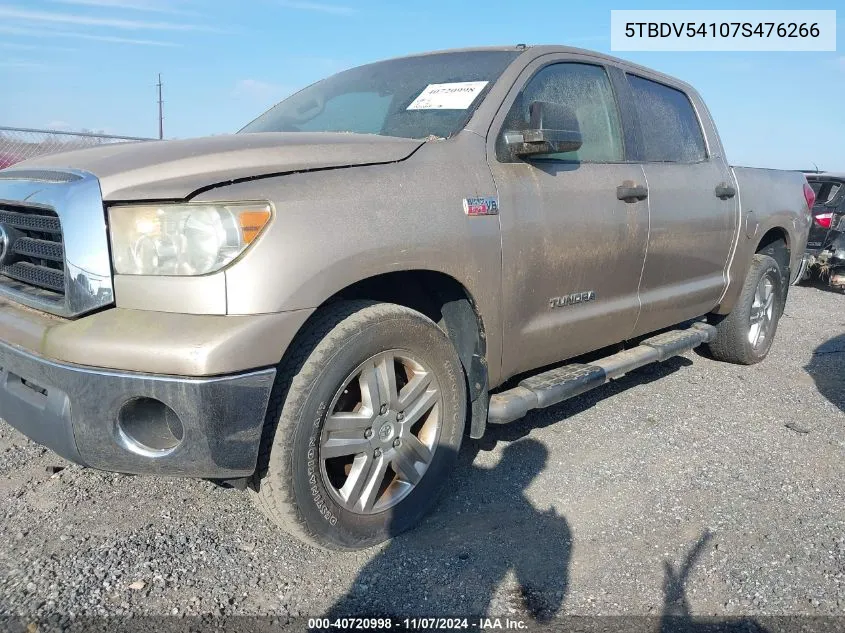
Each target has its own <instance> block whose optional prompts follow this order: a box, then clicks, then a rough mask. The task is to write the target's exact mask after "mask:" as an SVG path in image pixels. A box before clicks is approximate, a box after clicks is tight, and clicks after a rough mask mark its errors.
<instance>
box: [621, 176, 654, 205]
mask: <svg viewBox="0 0 845 633" xmlns="http://www.w3.org/2000/svg"><path fill="white" fill-rule="evenodd" d="M616 197H617V198H619V199H620V200H623V201H624V202H639V201H640V200H645V199H646V198H648V187H643V186H642V185H637V184H635V183H634V182H633V181H632V180H626V181H625V182H623V183H622V184H621V185H619V186H618V187H616Z"/></svg>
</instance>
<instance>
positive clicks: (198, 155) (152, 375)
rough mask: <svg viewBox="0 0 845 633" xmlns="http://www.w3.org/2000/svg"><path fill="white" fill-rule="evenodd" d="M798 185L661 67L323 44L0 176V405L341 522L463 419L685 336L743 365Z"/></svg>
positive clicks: (395, 500) (767, 311)
mask: <svg viewBox="0 0 845 633" xmlns="http://www.w3.org/2000/svg"><path fill="white" fill-rule="evenodd" d="M812 195H813V192H812V189H810V188H809V187H808V186H807V183H806V180H805V178H804V176H803V175H802V174H801V173H798V172H794V173H793V172H779V171H771V170H757V169H745V168H735V167H731V166H729V164H728V162H727V161H726V159H725V155H724V151H723V149H722V145H721V143H720V141H719V136H718V134H717V132H716V129H715V127H714V125H713V121H712V120H711V117H710V114H709V113H708V111H707V108H706V107H705V105H704V103H703V102H702V101H701V99H700V97H699V96H698V94H697V93H696V92H695V90H693V89H692V88H691V87H690V86H688V85H686V84H684V83H682V82H680V81H677V80H675V79H673V78H671V77H667V76H664V75H661V74H658V73H655V72H653V71H650V70H648V69H646V68H642V67H639V66H635V65H632V64H629V63H627V62H624V61H622V60H618V59H614V58H611V57H607V56H604V55H600V54H597V53H591V52H588V51H583V50H578V49H572V48H565V47H554V46H542V47H526V46H513V47H501V48H490V49H478V50H461V51H448V52H440V53H431V54H426V55H418V56H412V57H406V58H401V59H394V60H389V61H384V62H379V63H375V64H370V65H367V66H362V67H360V68H353V69H351V70H348V71H345V72H342V73H340V74H337V75H335V76H333V77H330V78H328V79H326V80H324V81H321V82H319V83H316V84H314V85H313V86H310V87H308V88H305V89H304V90H302V91H301V92H299V93H297V94H295V95H293V96H292V97H290V98H288V99H286V100H285V101H282V102H281V103H279V104H278V105H277V106H275V107H274V108H272V109H271V110H269V111H268V112H267V113H265V114H264V115H262V116H261V117H259V118H258V119H256V120H255V121H253V122H252V123H250V124H249V125H248V126H246V127H245V128H244V129H243V130H241V132H240V133H238V134H234V135H230V136H215V137H210V138H202V139H194V140H180V141H167V142H148V143H127V144H120V145H111V146H105V147H99V148H95V149H90V150H84V151H77V152H71V153H65V154H58V155H54V156H49V157H44V158H40V159H35V160H32V161H29V162H25V163H21V164H19V165H17V166H15V167H13V168H11V169H6V170H3V171H0V295H2V299H0V367H2V384H0V416H2V418H4V419H5V420H6V421H7V422H8V423H9V424H11V425H12V426H14V427H15V428H17V429H19V430H20V431H22V432H23V433H25V434H26V435H28V436H29V437H31V438H32V439H33V440H35V441H36V442H40V443H41V444H43V445H45V446H48V447H50V448H51V449H53V450H54V451H56V452H57V453H59V454H60V455H63V456H64V457H66V458H68V459H70V460H72V461H74V462H76V463H79V464H83V465H86V466H90V467H93V468H100V469H106V470H113V471H119V472H126V473H138V474H150V475H181V476H190V477H203V478H208V479H213V480H216V481H219V482H222V483H225V484H227V485H230V486H234V487H240V488H249V489H251V490H252V491H253V492H254V493H255V496H256V499H257V501H258V503H259V505H260V506H261V507H262V508H264V509H265V511H266V512H267V513H268V514H269V515H270V516H271V517H272V518H273V519H274V520H275V521H276V522H277V523H279V524H280V525H281V526H282V527H284V528H285V529H288V530H290V531H291V532H292V533H294V534H295V535H297V536H298V537H300V538H304V539H306V540H308V541H310V542H312V543H317V544H319V545H321V546H324V547H330V548H358V547H365V546H368V545H371V544H374V543H377V542H379V541H381V540H383V539H385V538H388V537H390V536H391V535H393V534H396V533H398V532H400V531H402V530H404V529H406V528H408V527H409V526H411V525H413V524H414V522H415V521H417V520H418V519H419V518H420V517H421V516H422V515H423V513H424V512H425V511H426V510H427V509H428V508H430V507H431V505H432V503H433V501H434V500H435V498H436V495H437V492H438V491H439V490H440V489H441V488H442V487H443V484H444V482H446V481H448V478H449V472H450V468H451V467H452V465H453V463H454V461H455V458H456V455H457V451H458V449H459V447H460V445H461V441H462V439H463V438H464V436H465V435H469V436H470V437H472V438H479V437H481V436H482V434H483V433H484V432H485V428H486V426H487V425H488V424H504V423H507V422H510V421H512V420H515V419H518V418H519V417H522V416H524V415H525V414H526V413H527V412H528V411H530V410H531V409H534V408H538V407H546V406H549V405H552V404H555V403H557V402H560V401H561V400H563V399H565V398H568V397H570V396H573V395H576V394H578V393H581V392H583V391H585V390H587V389H590V388H593V387H597V386H599V385H602V384H604V383H606V382H608V381H610V380H613V379H614V378H617V377H619V376H621V375H622V374H624V373H625V372H628V371H631V370H633V369H635V368H637V367H639V366H642V365H644V364H646V363H650V362H657V361H662V360H664V359H666V358H668V357H670V356H673V355H675V354H679V353H681V352H684V351H686V350H688V349H691V348H692V347H695V346H697V345H699V344H707V345H709V348H710V351H711V353H712V354H713V356H715V357H716V358H719V359H722V360H726V361H730V362H736V363H746V364H748V363H755V362H757V361H760V360H762V359H763V358H764V357H765V356H766V354H767V352H768V350H769V347H770V346H771V344H772V339H773V337H774V335H775V330H776V328H777V323H778V318H779V316H780V315H781V311H782V309H783V305H784V301H785V299H786V293H787V289H788V287H789V282H790V281H791V277H793V276H794V273H793V272H792V271H796V270H797V264H798V263H799V262H800V261H801V257H802V254H803V252H804V246H805V242H806V238H807V231H808V228H809V223H810V214H809V207H810V206H812ZM670 328H671V329H670ZM598 350H606V352H600V351H599V352H598V354H596V353H593V354H592V358H593V359H592V360H590V361H583V360H582V361H581V362H569V363H566V362H564V361H567V360H568V359H575V358H577V357H579V356H582V355H584V354H586V353H588V352H597V351H598Z"/></svg>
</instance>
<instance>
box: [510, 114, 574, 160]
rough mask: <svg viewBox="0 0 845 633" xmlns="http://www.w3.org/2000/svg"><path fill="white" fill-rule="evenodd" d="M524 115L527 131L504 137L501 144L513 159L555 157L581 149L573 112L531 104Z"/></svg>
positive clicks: (511, 133)
mask: <svg viewBox="0 0 845 633" xmlns="http://www.w3.org/2000/svg"><path fill="white" fill-rule="evenodd" d="M528 112H529V115H530V120H529V124H528V129H527V130H522V131H507V132H505V134H504V137H505V144H506V145H507V146H508V148H509V149H510V151H511V153H512V154H513V155H514V156H531V155H536V154H558V153H563V152H574V151H576V150H578V149H580V148H581V145H582V144H583V142H584V140H583V138H582V137H581V126H580V125H578V116H577V115H576V114H575V110H573V109H572V108H570V107H569V106H565V105H559V104H557V103H549V102H548V101H534V102H532V103H531V106H530V107H529V108H528Z"/></svg>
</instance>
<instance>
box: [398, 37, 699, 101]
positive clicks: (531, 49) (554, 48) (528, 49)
mask: <svg viewBox="0 0 845 633" xmlns="http://www.w3.org/2000/svg"><path fill="white" fill-rule="evenodd" d="M478 51H513V52H523V53H529V54H531V55H532V57H539V56H540V55H548V54H551V53H575V54H579V55H589V56H590V57H594V58H596V60H597V61H607V62H612V63H614V64H620V65H624V66H627V67H628V68H630V69H632V70H640V71H642V72H644V73H649V74H651V75H653V76H654V75H656V76H660V77H664V78H666V79H668V80H671V81H674V82H678V83H681V84H683V85H684V86H685V87H686V88H687V90H694V88H693V87H692V86H691V85H690V84H688V83H686V82H685V81H683V80H681V79H678V78H677V77H673V76H672V75H667V74H666V73H661V72H659V71H656V70H654V69H653V68H648V67H647V66H641V65H639V64H635V63H634V62H631V61H628V60H627V59H622V58H621V57H614V56H613V55H608V54H607V53H599V52H598V51H593V50H589V49H586V48H578V47H576V46H564V45H561V44H511V45H503V46H474V47H467V48H449V49H442V50H436V51H424V52H421V53H411V54H409V55H401V56H399V57H397V58H395V59H403V58H406V57H425V56H426V55H442V54H444V53H471V52H478Z"/></svg>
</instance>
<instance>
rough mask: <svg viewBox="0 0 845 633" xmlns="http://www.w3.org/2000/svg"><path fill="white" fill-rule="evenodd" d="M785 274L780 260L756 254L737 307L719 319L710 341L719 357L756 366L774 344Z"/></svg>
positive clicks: (783, 294) (712, 352) (780, 312)
mask: <svg viewBox="0 0 845 633" xmlns="http://www.w3.org/2000/svg"><path fill="white" fill-rule="evenodd" d="M783 279H784V278H783V273H782V271H781V267H780V264H778V262H777V260H775V259H774V258H773V257H770V256H768V255H763V254H762V253H758V254H756V255H755V256H754V260H753V261H752V263H751V268H750V270H749V271H748V276H747V277H746V279H745V284H744V285H743V288H742V292H741V294H740V296H739V299H738V300H737V302H736V305H735V306H734V309H733V310H732V311H731V313H730V314H728V315H727V316H725V317H719V318H718V319H717V318H715V317H714V318H713V319H712V320H713V321H716V322H715V323H714V325H715V326H716V340H715V341H713V342H712V343H710V344H709V348H710V353H711V354H712V355H713V357H714V358H716V359H717V360H723V361H726V362H729V363H738V364H740V365H753V364H754V363H759V362H760V361H761V360H763V359H764V358H765V357H766V355H767V354H768V353H769V349H771V347H772V341H773V340H774V337H775V332H776V331H777V327H778V321H779V319H780V315H781V314H783V305H784V298H785V295H786V292H785V288H784V281H783Z"/></svg>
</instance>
